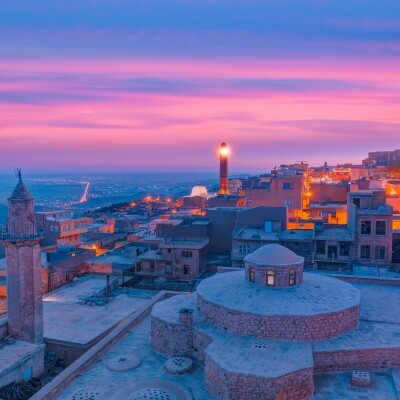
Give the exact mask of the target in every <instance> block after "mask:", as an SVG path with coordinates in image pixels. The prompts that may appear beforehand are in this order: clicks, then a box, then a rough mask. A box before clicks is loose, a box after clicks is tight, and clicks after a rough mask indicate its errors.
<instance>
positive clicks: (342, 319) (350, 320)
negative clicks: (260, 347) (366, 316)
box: [197, 294, 359, 341]
mask: <svg viewBox="0 0 400 400" xmlns="http://www.w3.org/2000/svg"><path fill="white" fill-rule="evenodd" d="M197 302H198V306H199V309H200V311H201V312H202V314H203V315H204V316H205V317H206V319H207V320H208V321H209V322H211V323H213V324H215V325H218V326H220V327H222V328H226V329H228V330H229V331H230V332H232V333H239V334H241V335H248V336H256V337H260V338H267V339H281V340H294V341H315V340H325V339H329V338H332V337H336V336H339V335H341V334H343V333H345V332H347V331H349V330H350V329H354V328H355V327H356V326H357V325H358V315H359V307H358V306H354V307H350V308H347V309H345V310H341V311H338V312H336V313H329V314H318V315H310V316H291V315H257V314H250V313H245V312H239V311H236V310H229V309H226V308H224V307H221V306H218V305H216V304H213V303H210V302H207V301H205V300H204V299H203V298H202V297H201V296H200V294H198V300H197Z"/></svg>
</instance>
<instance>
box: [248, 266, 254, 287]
mask: <svg viewBox="0 0 400 400" xmlns="http://www.w3.org/2000/svg"><path fill="white" fill-rule="evenodd" d="M249 281H250V282H252V283H254V282H255V281H256V276H255V274H254V268H252V267H251V268H249Z"/></svg>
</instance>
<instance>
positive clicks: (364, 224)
mask: <svg viewBox="0 0 400 400" xmlns="http://www.w3.org/2000/svg"><path fill="white" fill-rule="evenodd" d="M370 234H371V221H361V235H370Z"/></svg>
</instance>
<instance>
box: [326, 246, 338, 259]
mask: <svg viewBox="0 0 400 400" xmlns="http://www.w3.org/2000/svg"><path fill="white" fill-rule="evenodd" d="M328 257H329V258H330V259H331V260H336V259H337V246H328Z"/></svg>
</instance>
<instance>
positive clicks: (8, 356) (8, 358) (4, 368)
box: [0, 340, 44, 378]
mask: <svg viewBox="0 0 400 400" xmlns="http://www.w3.org/2000/svg"><path fill="white" fill-rule="evenodd" d="M43 348H44V344H34V343H29V342H24V341H22V340H17V341H16V342H14V343H12V344H5V345H4V346H3V347H0V378H1V376H2V375H3V374H5V373H6V372H8V371H11V370H12V369H14V368H16V367H17V366H18V365H19V364H21V363H22V362H24V361H25V360H27V359H28V358H31V357H33V356H34V355H35V354H36V353H38V352H40V351H41V350H42V349H43Z"/></svg>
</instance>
